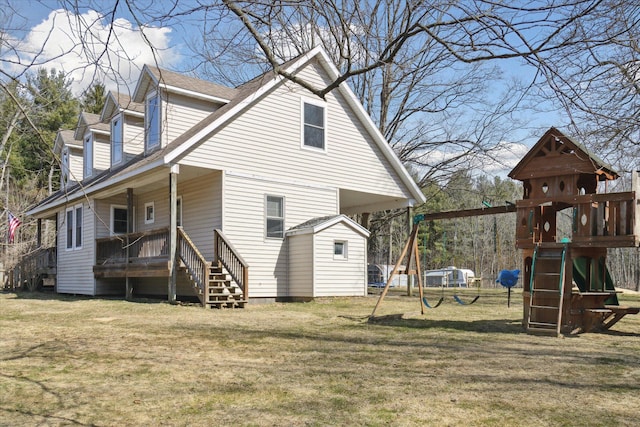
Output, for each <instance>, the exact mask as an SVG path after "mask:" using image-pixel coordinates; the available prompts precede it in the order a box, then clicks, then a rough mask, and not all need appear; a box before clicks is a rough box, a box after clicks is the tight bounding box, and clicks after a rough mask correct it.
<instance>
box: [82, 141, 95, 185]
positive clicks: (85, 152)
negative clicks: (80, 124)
mask: <svg viewBox="0 0 640 427" xmlns="http://www.w3.org/2000/svg"><path fill="white" fill-rule="evenodd" d="M82 141H83V144H82V157H83V163H82V172H83V174H84V178H89V177H91V176H93V158H94V156H95V153H94V148H95V147H94V144H93V134H92V133H88V134H86V135H85V136H84V138H83V139H82ZM87 147H91V148H90V149H87Z"/></svg>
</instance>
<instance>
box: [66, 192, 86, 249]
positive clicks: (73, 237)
mask: <svg viewBox="0 0 640 427" xmlns="http://www.w3.org/2000/svg"><path fill="white" fill-rule="evenodd" d="M78 209H81V210H82V226H81V228H80V230H81V233H82V235H81V236H80V238H81V240H80V245H76V237H77V235H78V230H77V228H76V225H77V224H76V218H77V216H76V215H77V210H78ZM69 212H71V221H69ZM64 221H65V228H64V235H65V248H64V249H65V251H75V250H78V249H82V242H83V241H84V230H85V224H84V206H83V205H82V203H80V204H77V205H74V206H70V207H68V208H66V209H65V211H64ZM69 227H71V246H69V232H68V231H69Z"/></svg>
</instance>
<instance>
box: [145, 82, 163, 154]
mask: <svg viewBox="0 0 640 427" xmlns="http://www.w3.org/2000/svg"><path fill="white" fill-rule="evenodd" d="M144 142H145V149H146V151H151V150H153V149H154V148H156V147H158V146H159V145H160V96H159V95H158V93H153V94H151V95H149V97H147V103H146V106H145V133H144Z"/></svg>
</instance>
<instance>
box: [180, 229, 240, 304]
mask: <svg viewBox="0 0 640 427" xmlns="http://www.w3.org/2000/svg"><path fill="white" fill-rule="evenodd" d="M223 238H224V236H223V235H222V232H220V231H219V230H216V238H215V240H216V250H217V256H216V261H214V262H213V263H210V262H207V261H206V260H205V258H204V257H203V256H202V254H201V253H200V251H199V250H198V248H197V247H196V246H195V245H194V244H193V242H192V241H191V239H190V238H189V236H188V235H187V234H186V233H185V232H184V230H183V229H182V228H179V229H178V257H179V259H180V261H181V264H180V270H181V271H183V272H184V274H185V275H186V277H187V279H188V280H189V282H190V283H191V285H192V287H193V289H194V292H195V294H196V295H197V296H198V299H199V300H200V303H201V304H202V306H203V307H206V308H244V306H245V305H246V303H247V282H248V266H247V265H246V263H244V261H242V265H240V264H239V263H237V262H236V263H234V262H230V261H229V257H230V256H231V255H233V258H232V259H235V258H239V255H237V254H236V253H235V250H234V249H233V247H231V246H230V244H228V243H226V244H222V243H220V241H221V240H222V239H223ZM224 249H226V250H224ZM223 255H225V256H223ZM229 268H231V270H230V269H229ZM234 268H236V269H237V270H238V271H240V272H241V274H239V275H237V274H234V271H232V270H234ZM238 276H240V277H238Z"/></svg>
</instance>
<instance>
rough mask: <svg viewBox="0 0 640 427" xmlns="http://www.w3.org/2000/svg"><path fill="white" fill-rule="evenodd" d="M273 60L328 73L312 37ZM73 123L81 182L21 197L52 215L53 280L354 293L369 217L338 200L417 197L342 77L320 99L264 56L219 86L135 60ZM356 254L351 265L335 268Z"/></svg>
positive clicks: (88, 289) (281, 293) (64, 288)
mask: <svg viewBox="0 0 640 427" xmlns="http://www.w3.org/2000/svg"><path fill="white" fill-rule="evenodd" d="M282 67H283V68H284V69H285V71H287V72H289V73H292V74H295V75H297V76H299V77H301V78H303V79H304V80H305V81H307V82H310V83H311V84H313V85H316V86H317V87H324V86H325V85H326V84H327V83H328V82H329V81H331V80H332V79H334V78H336V77H337V76H338V72H337V70H336V68H335V67H334V66H333V64H332V63H331V62H330V60H329V58H328V56H327V55H326V53H325V52H324V51H323V50H322V49H320V48H316V49H313V50H312V51H310V52H308V53H307V54H305V55H302V56H300V57H298V58H295V59H293V60H291V61H289V62H287V63H285V64H283V65H282ZM76 139H79V140H82V141H83V150H82V152H83V162H84V167H83V170H84V177H83V180H82V182H81V183H79V184H73V183H71V182H70V181H69V184H68V185H67V187H66V188H64V189H63V190H61V191H60V192H58V193H56V194H54V195H53V196H50V197H48V198H46V199H45V200H43V201H42V202H40V203H39V204H37V205H36V206H34V207H33V208H31V210H30V211H29V212H28V214H30V215H32V216H34V217H36V218H38V219H39V220H55V221H57V230H58V238H57V277H56V280H57V291H58V292H61V293H75V294H88V295H99V294H125V293H126V295H127V296H129V295H131V294H132V293H133V294H164V295H167V296H168V298H169V299H170V300H173V299H175V298H176V294H178V295H180V294H187V293H189V292H195V294H197V295H198V296H199V298H200V299H201V301H202V302H203V304H205V305H210V306H215V305H217V306H223V305H242V304H244V303H245V302H246V301H248V300H249V299H251V300H253V299H258V298H270V299H273V298H279V299H280V298H282V299H286V298H291V297H297V298H298V297H302V298H304V297H314V296H320V295H345V294H349V295H352V294H364V293H365V289H366V259H361V260H360V258H361V257H363V255H362V254H365V255H364V258H366V249H363V248H362V246H361V245H362V243H363V242H364V243H366V236H367V232H366V230H365V229H364V228H362V227H361V226H359V225H357V224H355V223H354V222H353V221H352V220H351V219H349V218H347V216H349V215H353V214H364V213H370V212H374V211H378V210H383V209H392V208H403V207H409V206H412V205H414V204H416V203H421V202H423V201H424V196H423V195H422V192H421V191H420V189H419V188H418V187H417V186H416V184H415V183H414V181H413V179H412V178H411V176H410V175H409V174H408V173H407V171H406V170H405V168H404V167H403V166H402V164H401V163H400V161H399V160H398V158H397V157H396V155H395V154H394V153H393V151H392V150H391V148H390V147H389V144H388V143H387V141H385V139H384V137H383V136H382V135H381V134H380V132H379V131H378V130H377V128H376V126H375V125H374V123H373V122H372V121H371V119H370V118H369V116H368V115H367V114H366V112H365V110H364V109H363V107H362V105H361V104H360V103H359V102H358V101H357V99H356V97H355V96H354V94H353V93H352V92H351V90H350V89H349V88H348V87H347V85H346V84H345V83H342V84H341V85H340V86H339V87H337V88H336V89H334V90H333V91H332V92H330V93H329V94H328V95H327V96H326V97H325V98H324V99H320V98H318V97H317V96H314V95H313V94H312V93H311V92H310V91H308V90H306V89H304V88H303V87H301V86H299V85H297V84H294V83H292V82H291V81H289V80H285V79H284V78H283V77H281V76H279V75H277V74H275V73H273V72H268V73H265V74H263V75H261V76H259V77H257V78H255V79H253V80H251V81H249V82H247V83H246V84H244V85H241V86H239V87H237V88H227V87H224V86H219V85H216V84H213V83H210V82H205V81H202V80H198V79H194V78H190V77H186V76H182V75H180V74H177V73H173V72H169V71H165V70H160V69H157V68H154V67H148V66H145V67H144V69H143V71H142V75H141V77H140V79H139V81H138V84H137V86H136V89H135V91H134V93H133V94H132V96H131V98H129V97H127V96H124V95H121V94H110V95H109V97H108V99H107V103H106V105H105V108H104V110H103V113H102V115H101V116H99V117H98V118H97V119H96V117H94V116H93V115H87V114H83V115H82V116H81V117H80V120H79V124H78V129H77V131H76ZM105 141H106V142H107V143H108V145H107V147H109V150H110V151H109V152H108V153H107V154H106V156H105V153H104V146H103V144H104V143H105ZM61 145H62V143H61ZM105 159H107V160H106V161H107V162H108V163H107V164H106V165H105V164H104V162H105ZM323 217H329V218H334V219H333V220H330V221H329V222H327V223H325V224H324V225H323V224H320V225H318V224H316V225H314V226H313V227H307V228H305V231H304V232H303V231H302V229H301V228H297V229H296V226H298V227H299V226H300V225H301V224H304V223H307V222H308V221H310V220H312V219H314V218H323ZM336 218H338V219H336ZM318 227H320V228H318ZM214 230H215V232H214ZM307 233H308V234H310V236H313V239H315V243H314V244H317V243H318V242H319V241H320V240H322V239H326V240H327V241H328V242H334V243H335V242H339V241H340V240H341V239H347V240H348V242H349V243H348V251H349V252H348V253H349V254H351V255H353V256H354V258H353V259H349V260H348V262H346V263H345V262H344V260H339V259H337V258H334V257H329V258H330V259H325V258H322V257H319V256H310V255H311V253H310V252H309V250H315V249H313V248H317V247H316V246H310V245H312V243H310V242H308V241H304V240H305V237H303V236H304V235H306V234H307ZM345 233H346V234H345ZM345 236H346V237H345ZM352 239H353V242H354V243H351V242H352ZM345 241H346V240H345ZM356 242H357V243H356ZM298 244H300V245H303V246H304V245H307V248H306V249H305V250H304V251H298V250H292V246H295V245H298ZM329 247H330V248H333V250H337V249H336V247H334V246H331V245H329ZM363 250H364V251H363ZM359 251H360V252H359ZM361 251H363V252H361ZM317 254H318V252H316V255H317ZM356 255H357V257H358V263H360V261H362V264H361V265H360V264H358V265H357V268H358V270H357V271H358V274H361V275H362V277H361V279H357V280H356V279H355V278H354V274H355V273H354V271H356V270H355V269H354V270H353V271H351V270H349V271H347V270H344V271H343V270H340V269H339V268H337V265H340V266H342V267H345V266H346V265H350V262H349V261H352V260H355V259H356V258H355V257H356ZM298 257H301V259H302V258H304V261H302V262H304V263H310V265H309V266H307V267H305V268H306V270H305V269H300V265H301V264H299V262H301V261H300V260H299V259H298ZM339 261H340V262H339ZM333 262H336V263H337V264H336V266H334V267H331V266H329V267H328V265H329V264H331V263H333ZM308 274H311V275H312V280H311V281H309V280H308V279H301V277H302V276H304V275H308ZM327 275H331V278H330V281H331V285H330V286H329V285H326V284H323V283H326V282H323V280H325V279H326V278H327ZM163 278H164V279H163ZM299 280H300V281H299ZM360 280H361V282H362V284H363V285H362V286H363V287H362V289H361V288H359V286H360V284H359V283H360V282H359V281H360ZM356 283H358V284H357V286H356V285H354V284H356ZM352 286H355V287H352ZM356 288H357V291H354V289H356ZM347 289H348V290H347ZM238 301H239V302H238Z"/></svg>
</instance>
